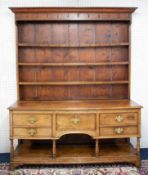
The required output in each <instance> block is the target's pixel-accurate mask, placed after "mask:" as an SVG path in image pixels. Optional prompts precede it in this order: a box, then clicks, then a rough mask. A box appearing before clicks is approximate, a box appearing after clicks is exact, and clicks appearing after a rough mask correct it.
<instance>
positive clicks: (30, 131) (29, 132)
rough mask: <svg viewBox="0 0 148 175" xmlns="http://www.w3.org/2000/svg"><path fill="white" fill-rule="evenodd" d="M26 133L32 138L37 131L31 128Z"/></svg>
mask: <svg viewBox="0 0 148 175" xmlns="http://www.w3.org/2000/svg"><path fill="white" fill-rule="evenodd" d="M27 132H28V134H29V135H30V136H34V135H35V134H36V133H37V130H36V129H33V128H32V129H28V130H27Z"/></svg>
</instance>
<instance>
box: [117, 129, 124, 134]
mask: <svg viewBox="0 0 148 175" xmlns="http://www.w3.org/2000/svg"><path fill="white" fill-rule="evenodd" d="M123 132H124V129H123V128H115V133H116V134H122V133H123Z"/></svg>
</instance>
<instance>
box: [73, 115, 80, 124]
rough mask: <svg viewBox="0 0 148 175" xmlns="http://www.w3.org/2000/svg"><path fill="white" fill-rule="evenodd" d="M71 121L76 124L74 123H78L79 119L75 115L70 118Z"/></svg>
mask: <svg viewBox="0 0 148 175" xmlns="http://www.w3.org/2000/svg"><path fill="white" fill-rule="evenodd" d="M71 121H72V123H73V124H75V125H76V124H78V123H79V122H80V119H79V118H78V117H77V116H75V117H74V118H72V120H71Z"/></svg>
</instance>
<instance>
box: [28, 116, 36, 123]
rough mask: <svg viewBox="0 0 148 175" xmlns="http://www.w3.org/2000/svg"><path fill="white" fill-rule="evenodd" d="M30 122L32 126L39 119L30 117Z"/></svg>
mask: <svg viewBox="0 0 148 175" xmlns="http://www.w3.org/2000/svg"><path fill="white" fill-rule="evenodd" d="M28 122H29V123H30V124H34V123H35V122H37V119H36V118H35V117H29V119H28Z"/></svg>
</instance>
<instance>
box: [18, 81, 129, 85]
mask: <svg viewBox="0 0 148 175" xmlns="http://www.w3.org/2000/svg"><path fill="white" fill-rule="evenodd" d="M128 83H129V81H94V82H92V81H87V82H86V81H82V82H80V81H76V82H75V81H74V82H19V85H101V84H128Z"/></svg>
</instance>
